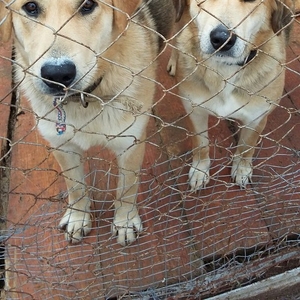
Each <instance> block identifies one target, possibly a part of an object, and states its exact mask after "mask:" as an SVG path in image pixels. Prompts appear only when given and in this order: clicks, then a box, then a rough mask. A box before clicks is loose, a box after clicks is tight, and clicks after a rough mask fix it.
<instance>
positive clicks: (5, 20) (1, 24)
mask: <svg viewBox="0 0 300 300" xmlns="http://www.w3.org/2000/svg"><path fill="white" fill-rule="evenodd" d="M11 30H12V20H11V11H10V10H9V9H7V8H6V7H5V2H3V0H0V42H1V43H2V42H3V43H5V42H7V41H8V40H9V39H10V36H11Z"/></svg>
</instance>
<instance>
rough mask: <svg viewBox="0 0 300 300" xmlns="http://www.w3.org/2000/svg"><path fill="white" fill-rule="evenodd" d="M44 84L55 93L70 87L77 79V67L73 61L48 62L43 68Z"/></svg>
mask: <svg viewBox="0 0 300 300" xmlns="http://www.w3.org/2000/svg"><path fill="white" fill-rule="evenodd" d="M41 77H42V79H43V82H44V83H45V84H46V85H47V86H48V87H50V88H51V89H52V90H55V91H58V92H59V91H62V90H63V89H64V88H65V87H69V86H70V85H71V84H72V83H73V82H74V80H75V78H76V66H75V64H74V63H73V62H72V61H64V62H61V63H57V62H56V61H54V62H47V63H45V64H44V65H43V66H42V68H41Z"/></svg>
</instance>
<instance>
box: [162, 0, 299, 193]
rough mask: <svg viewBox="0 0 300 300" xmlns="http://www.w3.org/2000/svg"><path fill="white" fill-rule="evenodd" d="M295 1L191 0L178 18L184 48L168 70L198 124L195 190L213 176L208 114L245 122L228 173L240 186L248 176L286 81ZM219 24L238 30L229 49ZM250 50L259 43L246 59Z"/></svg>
mask: <svg viewBox="0 0 300 300" xmlns="http://www.w3.org/2000/svg"><path fill="white" fill-rule="evenodd" d="M292 4H293V3H292V1H290V0H283V2H280V1H277V0H268V1H264V2H261V1H251V2H250V1H249V2H248V1H240V0H207V1H196V0H191V1H189V3H187V4H186V7H185V11H184V12H183V19H182V21H181V24H180V23H179V27H180V29H182V28H183V29H182V33H180V34H179V36H178V38H177V44H176V47H177V48H178V49H179V50H178V51H177V54H173V55H172V57H171V60H170V62H169V65H168V69H169V71H170V73H171V74H172V75H173V74H175V72H176V76H177V79H178V82H179V91H180V95H181V97H182V101H183V104H184V106H185V108H186V110H187V113H188V114H189V115H190V117H191V120H192V122H193V125H194V130H195V136H194V138H193V140H194V141H193V144H194V150H193V164H192V167H191V168H190V172H189V180H190V185H191V188H192V189H193V190H196V189H200V188H202V187H204V186H205V185H206V184H207V183H208V182H209V167H210V158H209V138H208V115H215V116H217V117H220V118H222V119H223V118H227V119H237V120H238V121H240V124H241V125H240V138H239V142H238V146H237V149H236V152H235V154H234V155H233V157H232V164H233V165H232V171H231V176H232V178H233V180H234V181H235V182H236V183H237V184H238V185H239V186H241V187H245V186H246V185H247V184H248V183H249V182H250V181H251V176H252V172H253V166H252V156H253V153H254V150H255V146H256V145H257V143H258V142H259V136H260V134H261V132H262V131H263V129H264V127H265V125H266V122H267V116H268V114H269V113H270V112H271V111H272V110H273V109H274V108H275V107H276V104H277V103H278V102H279V100H280V98H281V95H282V91H283V87H284V78H285V76H284V62H285V46H286V37H287V35H288V30H287V28H286V27H288V25H289V23H290V22H291V21H292V19H291V15H292V11H291V9H292ZM183 24H189V25H185V26H186V27H184V26H183ZM219 26H221V27H222V26H225V27H227V29H230V30H231V32H232V33H235V34H236V35H237V40H236V42H235V43H234V45H233V47H232V48H230V49H229V50H227V51H228V52H227V53H225V54H224V52H222V53H221V52H219V51H220V50H219V49H216V50H215V49H214V48H213V44H212V41H213V39H212V33H213V32H214V30H216V28H220V27H219ZM226 43H227V41H226V42H225V43H224V44H226ZM224 44H223V45H222V46H221V48H222V47H223V46H224ZM252 50H257V53H256V55H255V57H254V58H253V59H252V60H251V61H249V62H248V63H246V64H244V62H245V61H246V59H247V57H248V55H249V54H250V53H251V52H250V51H252ZM219 53H221V54H222V55H221V56H218V54H219ZM176 56H177V57H176ZM176 63H177V66H176Z"/></svg>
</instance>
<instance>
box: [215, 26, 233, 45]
mask: <svg viewBox="0 0 300 300" xmlns="http://www.w3.org/2000/svg"><path fill="white" fill-rule="evenodd" d="M210 42H211V44H212V46H213V47H214V49H216V50H219V51H227V50H229V49H231V48H232V47H233V45H234V44H235V42H236V34H234V33H233V32H232V31H229V30H228V29H227V28H226V27H225V26H224V25H219V26H218V27H217V28H215V29H214V30H213V31H212V32H211V33H210Z"/></svg>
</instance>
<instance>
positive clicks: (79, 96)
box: [56, 77, 103, 108]
mask: <svg viewBox="0 0 300 300" xmlns="http://www.w3.org/2000/svg"><path fill="white" fill-rule="evenodd" d="M102 78H103V77H100V78H99V79H98V80H97V81H95V82H94V83H93V84H92V85H90V86H89V87H88V88H86V89H85V90H84V91H82V92H80V93H75V94H73V95H70V96H67V97H59V96H58V97H56V98H59V99H60V102H61V104H63V105H66V104H67V103H68V102H69V101H73V102H79V104H81V105H82V107H84V108H87V107H88V105H89V102H95V101H97V100H95V99H94V98H93V97H90V96H89V94H91V93H92V92H93V91H94V90H95V89H96V88H97V87H98V86H99V85H100V83H101V82H102Z"/></svg>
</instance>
